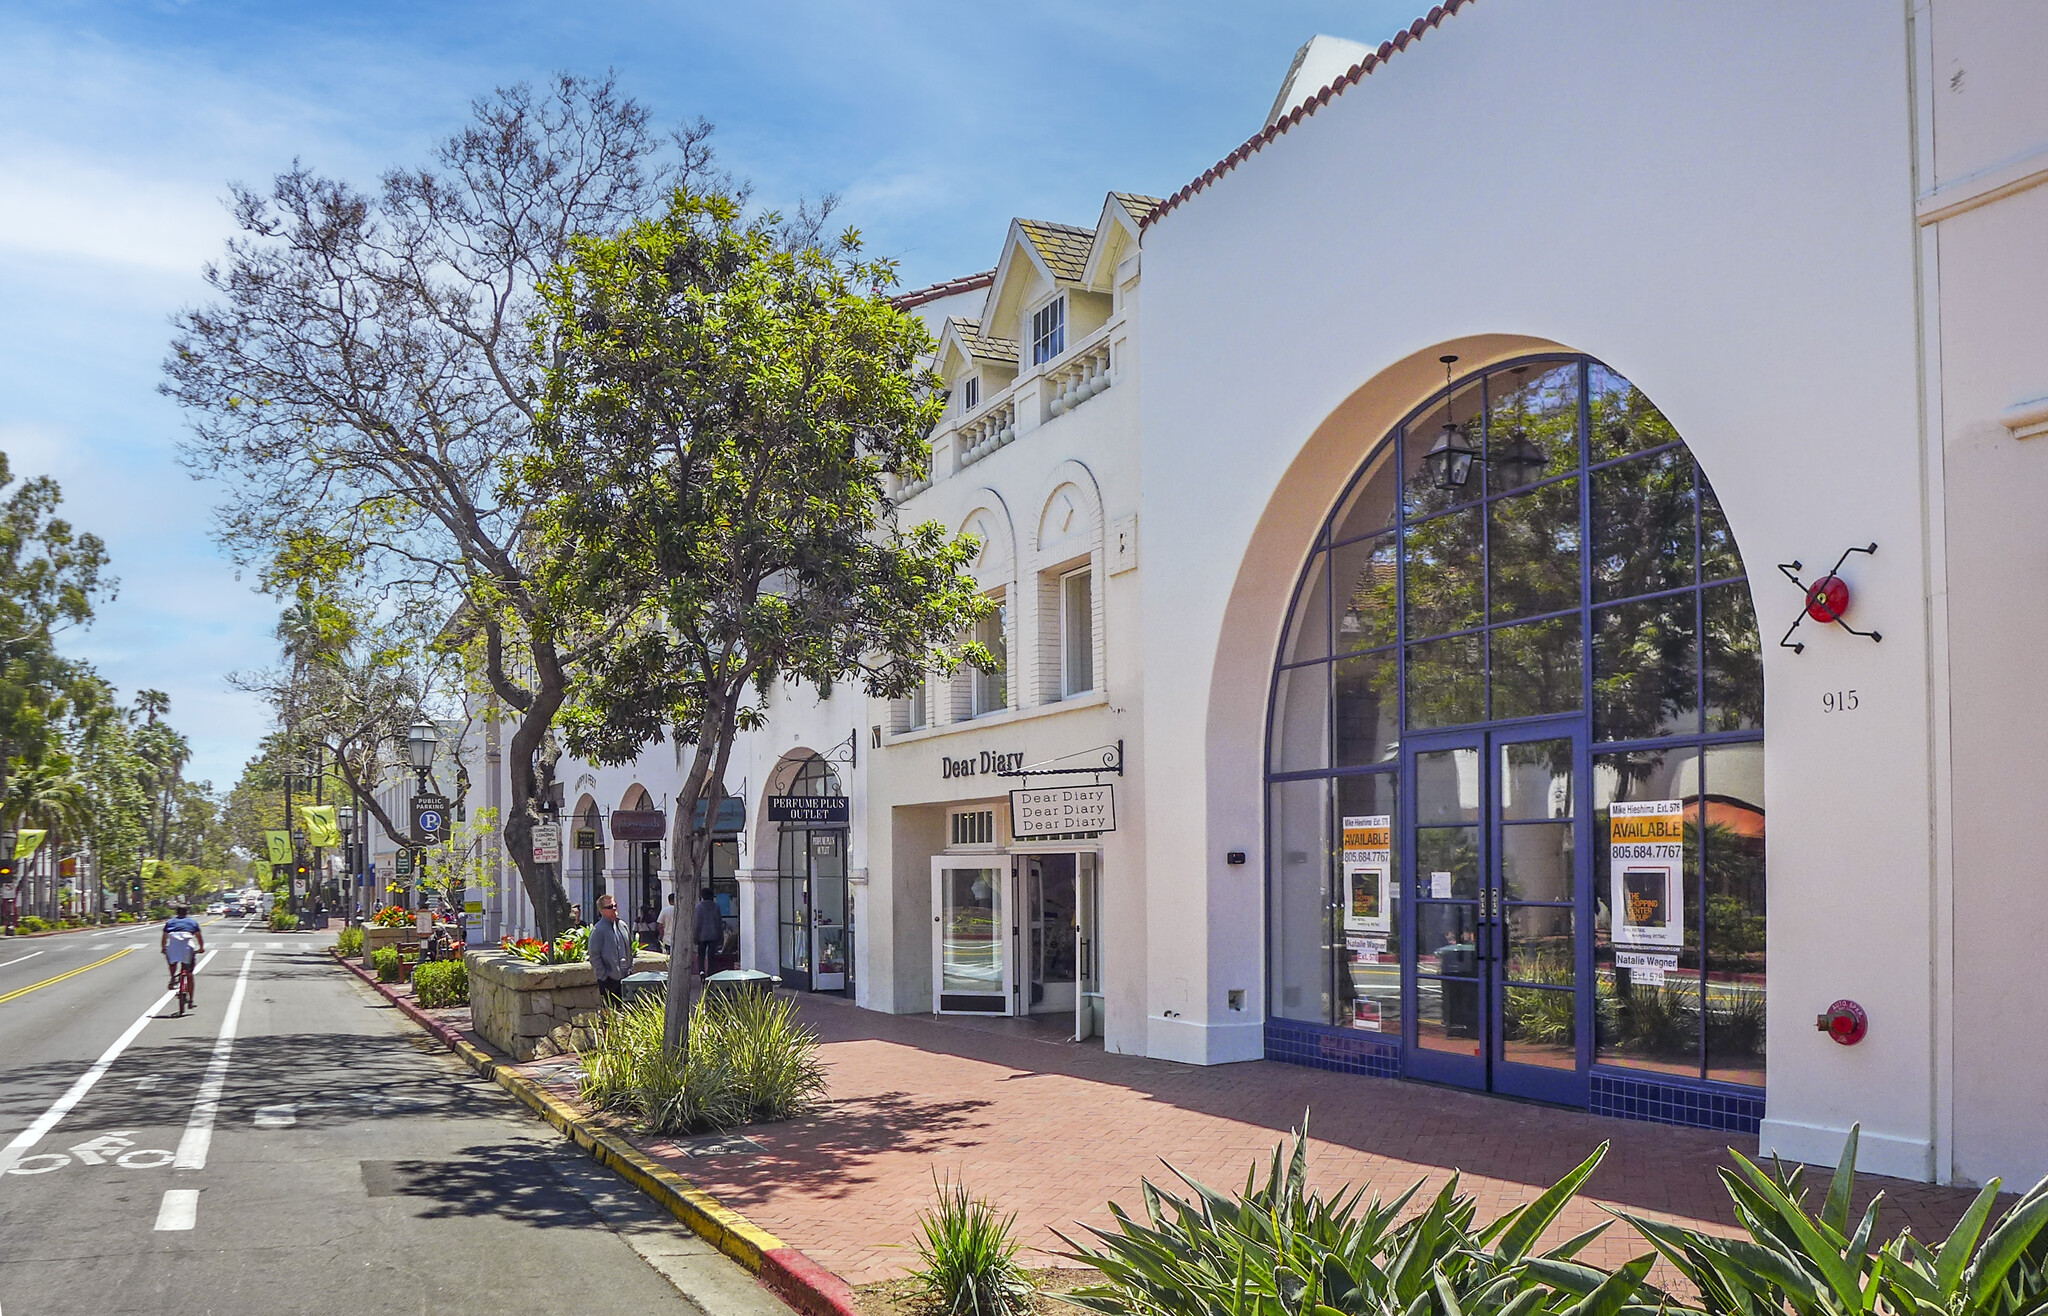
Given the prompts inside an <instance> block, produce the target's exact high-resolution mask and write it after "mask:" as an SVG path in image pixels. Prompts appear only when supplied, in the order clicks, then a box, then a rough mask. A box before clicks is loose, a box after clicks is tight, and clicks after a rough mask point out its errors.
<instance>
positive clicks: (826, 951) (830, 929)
mask: <svg viewBox="0 0 2048 1316" xmlns="http://www.w3.org/2000/svg"><path fill="white" fill-rule="evenodd" d="M780 846H781V853H780V855H779V856H778V863H779V865H780V867H779V869H778V877H777V879H776V934H777V935H776V944H777V962H778V965H779V967H780V969H781V972H782V980H783V982H785V983H787V984H788V985H789V986H790V987H792V988H794V989H795V990H797V991H800V992H837V991H844V990H846V988H847V987H848V986H849V985H850V984H851V983H852V981H853V900H852V894H853V893H852V890H851V888H850V887H849V886H848V885H847V881H846V833H845V832H844V831H842V830H838V829H833V830H829V831H828V830H822V829H819V830H809V829H805V828H800V827H784V828H783V829H782V834H781V838H780Z"/></svg>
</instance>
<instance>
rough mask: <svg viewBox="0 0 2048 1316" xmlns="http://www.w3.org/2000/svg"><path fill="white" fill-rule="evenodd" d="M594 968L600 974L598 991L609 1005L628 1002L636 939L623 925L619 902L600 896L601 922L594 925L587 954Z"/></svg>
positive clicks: (598, 908) (598, 905)
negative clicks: (627, 994)
mask: <svg viewBox="0 0 2048 1316" xmlns="http://www.w3.org/2000/svg"><path fill="white" fill-rule="evenodd" d="M585 953H586V954H587V955H588V956H589V958H590V967H591V968H592V969H594V970H596V972H597V991H598V995H599V996H600V997H602V998H603V1000H604V1003H605V1004H606V1005H616V1004H619V1003H621V1002H623V1001H624V1000H625V999H626V988H625V986H624V984H625V981H626V975H627V974H629V973H631V972H632V971H633V939H632V937H631V936H629V935H628V934H627V932H626V929H625V928H624V926H622V925H621V924H620V923H619V902H618V901H616V900H613V899H612V898H611V897H610V896H600V897H599V898H598V902H597V922H596V923H594V924H592V925H591V928H590V941H589V944H588V946H587V948H586V950H585Z"/></svg>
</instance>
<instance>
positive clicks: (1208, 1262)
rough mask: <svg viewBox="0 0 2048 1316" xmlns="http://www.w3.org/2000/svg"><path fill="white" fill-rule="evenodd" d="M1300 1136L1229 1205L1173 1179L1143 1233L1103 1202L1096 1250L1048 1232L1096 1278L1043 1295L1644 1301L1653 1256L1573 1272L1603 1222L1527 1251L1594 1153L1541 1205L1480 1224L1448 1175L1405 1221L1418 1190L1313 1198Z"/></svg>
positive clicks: (1159, 1192) (1530, 1310) (1167, 1310)
mask: <svg viewBox="0 0 2048 1316" xmlns="http://www.w3.org/2000/svg"><path fill="white" fill-rule="evenodd" d="M1307 1126H1308V1121H1307V1119H1306V1118H1305V1117H1304V1119H1303V1121H1302V1127H1301V1128H1300V1129H1297V1130H1296V1131H1295V1134H1294V1146H1293V1150H1292V1152H1291V1154H1290V1153H1288V1151H1287V1148H1286V1145H1285V1144H1282V1145H1281V1146H1279V1147H1276V1148H1274V1150H1273V1160H1272V1165H1271V1168H1270V1170H1269V1171H1268V1173H1267V1177H1266V1182H1265V1183H1264V1184H1263V1185H1261V1184H1259V1183H1258V1182H1257V1178H1258V1169H1257V1167H1256V1166H1254V1167H1253V1169H1252V1170H1251V1172H1250V1173H1248V1174H1247V1175H1246V1177H1245V1186H1244V1191H1243V1192H1242V1193H1241V1194H1239V1195H1238V1196H1237V1197H1234V1198H1233V1197H1228V1196H1225V1195H1224V1194H1222V1193H1219V1192H1216V1191H1214V1190H1212V1189H1210V1188H1207V1187H1205V1186H1204V1185H1203V1184H1201V1183H1200V1182H1199V1181H1197V1180H1195V1179H1193V1178H1191V1177H1189V1176H1188V1175H1186V1174H1183V1173H1182V1172H1181V1171H1179V1170H1173V1173H1174V1174H1175V1176H1176V1177H1178V1178H1179V1179H1180V1181H1181V1182H1182V1183H1183V1184H1185V1185H1186V1186H1187V1188H1188V1190H1189V1192H1190V1194H1191V1195H1190V1196H1189V1197H1181V1196H1179V1195H1177V1194H1175V1193H1173V1192H1169V1191H1166V1190H1163V1189H1161V1188H1159V1187H1158V1186H1156V1185H1154V1184H1153V1183H1152V1182H1151V1181H1150V1180H1147V1181H1145V1182H1144V1184H1143V1185H1142V1192H1143V1198H1144V1204H1145V1214H1146V1221H1145V1222H1139V1221H1137V1220H1133V1219H1132V1218H1131V1217H1130V1216H1129V1215H1128V1214H1126V1213H1125V1212H1124V1211H1123V1209H1122V1208H1121V1207H1118V1206H1116V1205H1115V1204H1114V1203H1112V1204H1111V1206H1110V1213H1111V1215H1112V1216H1113V1217H1114V1219H1115V1222H1116V1228H1115V1230H1114V1231H1111V1230H1102V1229H1095V1228H1092V1227H1090V1228H1089V1230H1088V1232H1089V1233H1090V1234H1092V1235H1094V1237H1095V1240H1096V1242H1097V1244H1098V1245H1099V1246H1097V1247H1094V1248H1091V1247H1088V1246H1085V1245H1081V1244H1077V1243H1075V1242H1074V1240H1073V1239H1071V1238H1068V1237H1067V1236H1066V1235H1065V1234H1061V1235H1060V1236H1059V1237H1060V1240H1061V1241H1062V1242H1064V1243H1065V1244H1066V1245H1067V1247H1068V1249H1069V1250H1068V1252H1067V1253H1066V1256H1067V1257H1068V1258H1069V1259H1071V1260H1074V1261H1079V1262H1082V1263H1084V1264H1086V1265H1089V1266H1092V1267H1094V1268H1095V1269H1096V1270H1097V1271H1099V1272H1100V1273H1101V1275H1102V1277H1103V1281H1104V1282H1103V1283H1101V1284H1094V1285H1089V1286H1086V1287H1083V1288H1078V1289H1075V1290H1074V1291H1072V1292H1071V1293H1064V1294H1059V1295H1056V1296H1057V1297H1058V1298H1059V1299H1060V1300H1061V1301H1064V1302H1068V1303H1071V1304H1072V1305H1074V1306H1078V1307H1083V1308H1085V1309H1087V1310H1090V1311H1094V1312H1100V1313H1104V1316H1126V1314H1127V1313H1128V1314H1132V1316H1184V1314H1187V1313H1200V1314H1201V1316H1368V1314H1370V1316H1536V1314H1537V1313H1558V1314H1559V1316H1563V1314H1564V1313H1570V1316H1616V1313H1619V1312H1620V1311H1621V1310H1622V1308H1623V1307H1624V1306H1625V1305H1627V1304H1628V1303H1629V1302H1630V1301H1631V1300H1632V1299H1635V1298H1637V1297H1638V1296H1639V1295H1640V1294H1641V1293H1643V1292H1644V1291H1645V1290H1644V1286H1643V1278H1644V1276H1645V1275H1646V1274H1647V1273H1648V1271H1649V1268H1650V1265H1651V1264H1652V1262H1654V1261H1655V1259H1656V1258H1655V1254H1654V1253H1649V1254H1645V1255H1643V1256H1641V1257H1639V1258H1637V1259H1635V1260H1634V1261H1631V1262H1629V1263H1628V1264H1627V1265H1625V1266H1623V1267H1622V1269H1621V1270H1619V1271H1616V1272H1614V1273H1613V1274H1612V1275H1609V1274H1606V1273H1604V1272H1601V1271H1597V1270H1594V1269H1592V1268H1591V1267H1584V1266H1578V1265H1576V1264H1575V1263H1573V1262H1572V1260H1571V1258H1572V1257H1573V1256H1575V1255H1576V1254H1577V1253H1578V1252H1580V1251H1581V1250H1582V1249H1583V1248H1585V1246H1586V1245H1587V1244H1588V1243H1591V1242H1592V1241H1593V1240H1594V1239H1595V1238H1597V1237H1599V1235H1600V1234H1601V1233H1602V1232H1603V1231H1604V1230H1605V1228H1606V1226H1605V1225H1601V1226H1597V1227H1595V1228H1593V1229H1590V1230H1587V1231H1586V1232H1584V1233H1582V1234H1579V1235H1577V1236H1576V1237H1573V1238H1570V1239H1567V1240H1566V1241H1565V1242H1563V1243H1562V1244H1560V1245H1558V1246H1557V1247H1555V1248H1552V1249H1550V1250H1549V1251H1547V1252H1544V1253H1541V1254H1532V1249H1533V1248H1534V1247H1535V1244H1536V1240H1537V1239H1538V1238H1540V1237H1542V1235H1543V1232H1544V1231H1545V1230H1546V1229H1548V1228H1549V1227H1550V1226H1551V1224H1552V1223H1554V1222H1555V1221H1556V1219H1557V1217H1558V1214H1559V1213H1560V1212H1561V1211H1562V1210H1563V1209H1564V1207H1565V1204H1566V1203H1567V1202H1569V1201H1570V1200H1571V1198H1572V1195H1573V1194H1574V1193H1576V1192H1577V1191H1578V1189H1579V1187H1580V1186H1581V1185H1582V1184H1584V1183H1585V1181H1586V1179H1587V1177H1588V1176H1589V1175H1591V1174H1592V1173H1593V1170H1594V1168H1595V1167H1596V1166H1598V1165H1599V1164H1600V1160H1601V1158H1602V1157H1603V1156H1605V1155H1606V1152H1607V1145H1606V1144H1605V1143H1602V1144H1601V1145H1600V1146H1599V1147H1598V1148H1597V1149H1596V1150H1595V1151H1594V1152H1593V1154H1592V1155H1591V1156H1588V1157H1587V1158H1586V1159H1585V1160H1584V1161H1583V1162H1581V1163H1580V1164H1579V1165H1578V1166H1577V1168H1575V1169H1573V1170H1572V1171H1571V1172H1570V1173H1569V1174H1567V1175H1565V1177H1564V1178H1563V1179H1560V1180H1559V1181H1558V1182H1557V1184H1556V1185H1555V1186H1553V1187H1552V1188H1550V1189H1549V1190H1548V1191H1546V1192H1545V1193H1544V1194H1543V1195H1542V1196H1541V1197H1538V1198H1537V1199H1536V1200H1535V1201H1533V1202H1529V1203H1527V1204H1525V1205H1523V1206H1520V1207H1517V1208H1516V1209H1515V1210H1513V1211H1510V1212H1508V1213H1507V1214H1506V1215H1504V1216H1502V1217H1501V1218H1500V1219H1498V1220H1496V1221H1494V1222H1493V1223H1492V1224H1490V1225H1487V1226H1485V1227H1484V1228H1478V1227H1476V1226H1475V1223H1474V1221H1475V1217H1476V1215H1477V1210H1478V1208H1477V1205H1476V1203H1475V1202H1474V1201H1473V1200H1472V1198H1471V1197H1469V1196H1465V1195H1462V1194H1460V1192H1459V1191H1458V1176H1457V1175H1456V1174H1453V1175H1452V1176H1451V1178H1450V1180H1449V1182H1447V1183H1446V1184H1445V1185H1444V1186H1443V1187H1442V1188H1441V1189H1440V1190H1438V1192H1437V1193H1436V1195H1435V1196H1434V1197H1433V1198H1431V1199H1430V1201H1429V1203H1428V1205H1427V1206H1426V1207H1424V1209H1423V1210H1422V1211H1421V1212H1420V1213H1419V1214H1417V1215H1415V1216H1414V1217H1412V1218H1410V1219H1408V1220H1405V1221H1404V1220H1402V1219H1401V1216H1402V1214H1403V1213H1404V1212H1405V1211H1406V1210H1407V1208H1408V1206H1409V1204H1410V1203H1411V1202H1412V1201H1413V1200H1414V1199H1415V1197H1416V1195H1417V1194H1418V1192H1420V1190H1421V1188H1422V1184H1421V1183H1419V1182H1418V1183H1416V1184H1414V1185H1413V1186H1411V1187H1409V1188H1408V1189H1407V1190H1406V1191H1405V1192H1403V1193H1401V1194H1400V1195H1399V1196H1397V1197H1395V1198H1394V1199H1393V1200H1392V1201H1382V1200H1381V1199H1380V1197H1379V1196H1378V1194H1376V1193H1375V1194H1372V1195H1371V1196H1368V1195H1367V1194H1368V1192H1369V1188H1368V1187H1366V1186H1361V1187H1358V1188H1356V1189H1352V1190H1349V1191H1340V1192H1338V1193H1337V1194H1336V1195H1335V1196H1332V1197H1324V1196H1323V1195H1322V1194H1321V1193H1318V1192H1315V1191H1313V1190H1311V1189H1310V1188H1309V1186H1308V1133H1307ZM1167 1168H1168V1169H1170V1170H1171V1169H1173V1167H1172V1166H1171V1165H1170V1164H1169V1165H1168V1167H1167ZM1539 1262H1540V1263H1543V1264H1544V1265H1546V1266H1548V1267H1550V1268H1551V1271H1550V1274H1551V1275H1552V1276H1554V1277H1555V1278H1554V1279H1551V1278H1546V1277H1545V1276H1544V1275H1542V1274H1540V1273H1539V1272H1538V1270H1537V1269H1536V1267H1537V1265H1538V1263H1539ZM1559 1281H1561V1283H1560V1282H1559ZM1588 1281H1590V1282H1588ZM1652 1292H1654V1291H1652ZM1657 1296H1661V1295H1657Z"/></svg>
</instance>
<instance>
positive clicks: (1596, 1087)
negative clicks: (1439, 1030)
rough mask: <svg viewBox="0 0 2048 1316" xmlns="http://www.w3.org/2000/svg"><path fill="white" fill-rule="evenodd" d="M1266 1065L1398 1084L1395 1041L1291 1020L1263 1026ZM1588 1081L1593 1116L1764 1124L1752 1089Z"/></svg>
mask: <svg viewBox="0 0 2048 1316" xmlns="http://www.w3.org/2000/svg"><path fill="white" fill-rule="evenodd" d="M1266 1059H1268V1060H1277V1061H1279V1062H1280V1063H1281V1064H1286V1065H1304V1066H1306V1067H1308V1068H1310V1069H1327V1070H1332V1071H1334V1072H1336V1073H1339V1074H1364V1075H1365V1076H1367V1077H1368V1078H1399V1077H1401V1044H1400V1042H1399V1040H1398V1039H1395V1038H1390V1037H1383V1036H1379V1035H1376V1034H1373V1033H1368V1032H1363V1031H1359V1030H1354V1029H1349V1028H1330V1027H1326V1026H1324V1025H1322V1024H1310V1023H1302V1022H1300V1021H1299V1020H1294V1019H1268V1020H1267V1021H1266ZM1588 1079H1589V1087H1590V1094H1589V1099H1588V1101H1587V1106H1586V1109H1587V1110H1588V1111H1589V1112H1590V1113H1592V1114H1595V1115H1612V1116H1615V1117H1616V1118H1619V1119H1625V1120H1648V1121H1650V1122H1651V1123H1654V1124H1682V1125H1685V1126H1686V1127H1688V1128H1695V1129H1718V1130H1720V1131H1721V1132H1723V1133H1755V1132H1756V1131H1757V1126H1758V1125H1759V1124H1760V1123H1762V1121H1763V1117H1764V1094H1763V1093H1762V1092H1760V1091H1758V1090H1756V1089H1754V1088H1739V1087H1733V1086H1730V1085H1727V1084H1722V1083H1705V1082H1699V1081H1697V1080H1696V1081H1693V1082H1687V1081H1685V1080H1684V1079H1674V1078H1669V1077H1666V1076H1664V1075H1658V1076H1656V1077H1645V1076H1642V1075H1637V1074H1627V1073H1621V1072H1618V1071H1615V1070H1611V1069H1596V1070H1594V1071H1593V1072H1592V1074H1590V1075H1589V1076H1588Z"/></svg>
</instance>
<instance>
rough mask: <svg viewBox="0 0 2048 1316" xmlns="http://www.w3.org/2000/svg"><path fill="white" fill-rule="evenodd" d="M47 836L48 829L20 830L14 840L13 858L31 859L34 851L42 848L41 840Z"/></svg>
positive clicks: (28, 828) (25, 828)
mask: <svg viewBox="0 0 2048 1316" xmlns="http://www.w3.org/2000/svg"><path fill="white" fill-rule="evenodd" d="M49 834H50V833H49V829H48V828H44V827H24V828H22V829H21V831H20V832H18V833H16V835H15V838H14V857H15V858H16V859H28V858H31V857H33V856H34V854H35V852H36V851H38V850H40V849H42V848H43V838H44V837H45V836H48V835H49Z"/></svg>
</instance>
